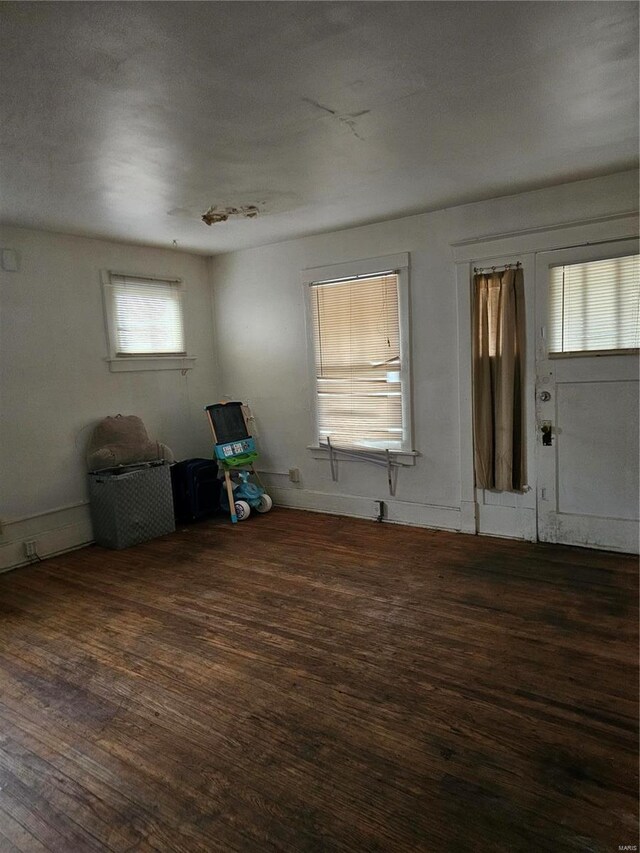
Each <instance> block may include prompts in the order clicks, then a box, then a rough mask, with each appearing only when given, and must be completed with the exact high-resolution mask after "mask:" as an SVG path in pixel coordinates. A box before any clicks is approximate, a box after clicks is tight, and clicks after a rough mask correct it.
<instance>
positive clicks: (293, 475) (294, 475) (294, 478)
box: [289, 468, 300, 483]
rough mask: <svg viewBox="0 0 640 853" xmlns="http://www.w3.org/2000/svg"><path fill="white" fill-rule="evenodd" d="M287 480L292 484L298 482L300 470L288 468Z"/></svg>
mask: <svg viewBox="0 0 640 853" xmlns="http://www.w3.org/2000/svg"><path fill="white" fill-rule="evenodd" d="M289 479H290V480H291V482H292V483H299V482H300V469H299V468H289Z"/></svg>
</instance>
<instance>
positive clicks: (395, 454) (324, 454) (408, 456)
mask: <svg viewBox="0 0 640 853" xmlns="http://www.w3.org/2000/svg"><path fill="white" fill-rule="evenodd" d="M307 450H309V451H311V457H312V458H313V459H328V458H329V449H328V448H326V447H318V445H317V444H309V445H307ZM341 450H344V451H346V452H348V453H351V452H353V453H354V454H357V453H371V454H376V453H379V454H380V457H381V458H382V459H384V456H385V451H384V450H380V449H379V448H376V447H349V448H346V447H345V448H340V447H336V448H335V451H336V453H340V451H341ZM389 456H390V457H391V459H392V460H395V459H405V460H406V464H409V465H415V464H416V458H417V457H418V456H420V454H419V453H418V451H417V450H390V451H389ZM348 461H352V462H358V459H357V458H356V457H355V456H352V457H351V458H350V460H348Z"/></svg>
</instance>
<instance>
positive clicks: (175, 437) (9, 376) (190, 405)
mask: <svg viewBox="0 0 640 853" xmlns="http://www.w3.org/2000/svg"><path fill="white" fill-rule="evenodd" d="M0 246H2V247H3V248H10V249H14V250H16V251H17V253H18V256H19V261H20V265H19V271H18V272H14V273H10V272H0V411H1V415H2V425H1V432H0V519H1V520H2V523H3V524H2V533H1V534H0V569H2V568H6V567H7V566H11V565H15V564H16V563H18V562H22V561H23V551H22V541H23V540H24V539H26V538H29V539H36V540H37V542H38V551H39V553H40V554H41V555H45V554H50V553H53V552H55V551H59V550H63V549H66V548H70V547H74V546H76V545H79V544H81V543H82V542H86V541H88V540H90V539H91V528H90V522H89V516H88V510H87V507H86V497H87V489H86V467H85V462H84V451H85V446H86V442H87V439H88V436H89V435H90V432H91V426H92V425H93V424H95V423H96V422H97V421H98V420H99V419H101V418H103V417H105V416H106V415H113V414H117V413H118V412H120V413H122V414H137V415H139V416H140V417H141V418H142V419H143V420H144V422H145V425H146V427H147V430H148V432H149V434H150V436H151V437H152V438H155V439H158V440H159V441H163V442H165V443H166V444H168V445H169V446H170V447H171V448H172V449H173V451H174V453H175V454H176V457H177V458H186V457H189V456H198V455H207V456H209V455H210V453H211V443H210V434H209V430H208V426H207V421H206V418H205V416H204V413H203V407H204V406H205V405H206V404H207V403H210V402H212V401H215V400H216V399H218V397H219V389H218V387H217V369H216V358H215V351H214V337H213V319H212V305H211V297H210V290H209V285H208V280H207V268H206V264H207V262H206V260H205V259H204V258H202V257H199V256H196V255H189V254H185V253H182V252H176V251H172V250H163V249H156V248H145V247H136V246H131V245H122V244H118V243H114V242H107V241H102V240H92V239H86V238H82V237H69V236H63V235H60V234H52V233H47V232H43V231H30V230H24V229H17V228H6V227H3V228H2V229H1V230H0ZM104 269H116V270H120V271H125V272H131V273H138V274H151V275H154V274H155V275H167V276H173V277H179V278H182V279H183V280H184V282H185V287H186V291H187V296H186V318H185V321H186V333H187V346H188V350H189V355H192V356H195V357H196V359H197V361H196V363H195V367H194V368H193V369H192V370H190V371H188V372H187V373H186V374H185V375H184V376H183V375H182V374H181V372H180V371H179V370H162V371H141V372H132V373H111V372H110V371H109V365H108V363H107V362H106V361H105V358H106V356H107V342H106V336H105V325H104V315H103V307H102V291H101V281H100V272H101V270H104ZM18 519H24V520H23V521H17V520H18Z"/></svg>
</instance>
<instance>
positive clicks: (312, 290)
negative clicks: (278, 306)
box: [309, 269, 412, 451]
mask: <svg viewBox="0 0 640 853" xmlns="http://www.w3.org/2000/svg"><path fill="white" fill-rule="evenodd" d="M406 272H407V271H406V269H403V270H398V269H395V270H394V269H381V270H380V271H379V272H378V271H376V272H369V273H364V274H361V275H351V276H346V277H344V278H342V277H339V278H335V279H333V278H332V279H324V280H320V281H313V282H311V283H310V284H309V303H310V305H309V308H310V315H311V326H312V334H313V355H314V359H313V364H314V373H315V384H316V429H317V434H316V440H317V441H318V442H326V441H327V439H330V441H331V443H332V444H333V445H335V446H343V447H363V448H374V449H381V450H382V449H388V450H395V451H402V450H411V449H412V448H411V446H410V444H411V439H410V429H409V407H408V399H407V396H408V390H409V383H408V363H407V361H408V358H407V355H406V346H405V345H406V341H405V340H404V337H405V335H403V334H402V329H403V325H404V326H405V327H406V324H405V323H403V319H405V318H403V317H402V315H403V313H404V312H406Z"/></svg>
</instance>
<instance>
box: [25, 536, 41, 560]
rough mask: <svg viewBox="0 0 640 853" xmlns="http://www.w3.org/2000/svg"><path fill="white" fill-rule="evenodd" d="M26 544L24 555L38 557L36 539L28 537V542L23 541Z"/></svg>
mask: <svg viewBox="0 0 640 853" xmlns="http://www.w3.org/2000/svg"><path fill="white" fill-rule="evenodd" d="M22 544H23V545H24V555H25V557H37V556H38V549H37V546H36V540H35V539H27V540H26V542H23V543H22Z"/></svg>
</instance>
